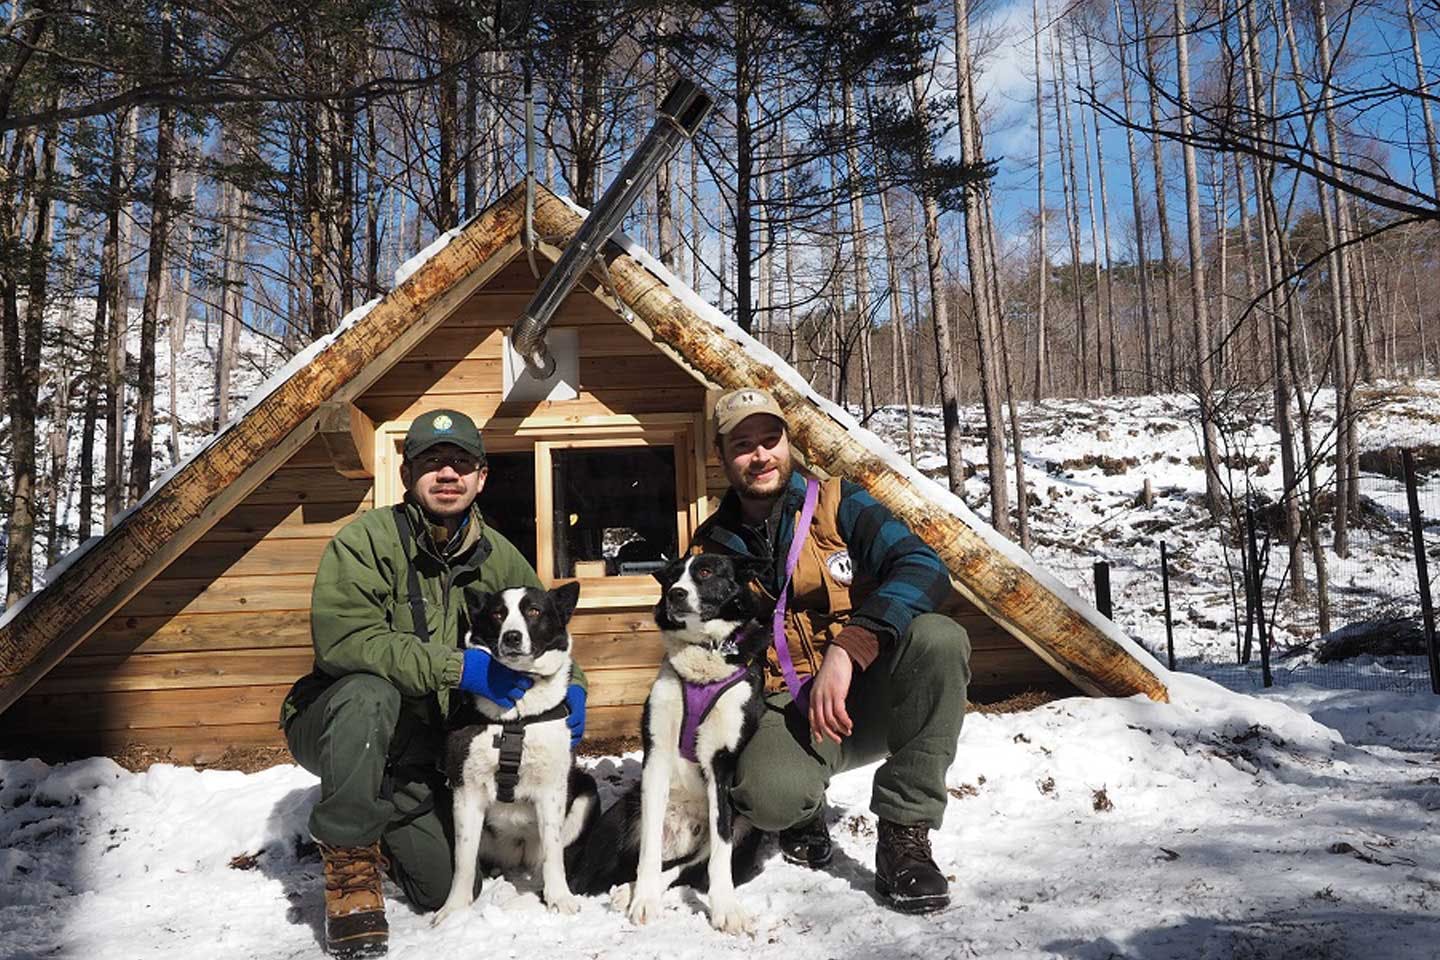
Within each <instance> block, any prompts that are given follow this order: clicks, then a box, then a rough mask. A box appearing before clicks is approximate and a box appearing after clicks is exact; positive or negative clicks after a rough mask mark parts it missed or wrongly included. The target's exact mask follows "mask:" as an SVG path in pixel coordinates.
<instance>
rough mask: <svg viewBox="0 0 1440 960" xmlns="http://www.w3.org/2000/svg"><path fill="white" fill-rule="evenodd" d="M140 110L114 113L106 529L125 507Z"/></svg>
mask: <svg viewBox="0 0 1440 960" xmlns="http://www.w3.org/2000/svg"><path fill="white" fill-rule="evenodd" d="M138 119H139V114H138V113H137V112H136V111H134V110H131V111H129V112H128V113H126V114H125V115H124V116H123V117H117V118H116V126H115V130H116V136H117V137H119V138H120V151H119V157H120V161H119V163H118V164H116V165H114V166H113V167H112V168H111V171H110V189H111V196H110V198H109V203H110V205H111V206H110V211H109V215H110V216H111V217H112V218H113V221H114V226H113V229H114V231H115V244H114V246H113V248H112V254H111V255H112V257H113V258H114V262H113V263H112V265H111V276H112V278H113V280H114V282H113V283H112V284H111V286H110V291H109V292H110V331H109V332H110V342H109V353H108V364H107V371H106V372H107V377H106V384H105V406H106V410H107V411H108V413H109V421H108V423H107V425H106V428H105V529H106V530H108V529H110V525H111V524H112V523H114V522H115V515H116V514H118V513H119V512H120V511H121V510H123V509H125V483H124V477H125V360H126V349H125V341H126V339H127V336H128V333H129V326H130V278H129V271H128V270H127V269H125V267H124V266H123V265H124V264H128V263H129V262H130V256H129V254H130V223H131V221H130V218H129V217H128V216H122V211H124V210H125V208H127V207H128V206H129V204H130V201H129V198H128V197H126V196H122V194H121V183H122V181H123V179H125V178H128V177H129V171H131V170H132V169H133V167H134V163H133V160H134V156H135V139H136V136H137V128H138Z"/></svg>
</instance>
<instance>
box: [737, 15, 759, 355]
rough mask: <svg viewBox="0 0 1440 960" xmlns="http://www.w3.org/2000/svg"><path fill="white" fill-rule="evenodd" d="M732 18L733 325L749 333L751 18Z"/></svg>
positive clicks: (751, 307)
mask: <svg viewBox="0 0 1440 960" xmlns="http://www.w3.org/2000/svg"><path fill="white" fill-rule="evenodd" d="M736 11H737V12H736V17H735V322H736V324H738V325H739V327H740V329H741V330H744V331H745V332H746V333H749V332H750V329H751V327H752V326H753V325H754V322H755V318H754V316H753V315H752V311H753V310H754V300H753V297H754V290H753V289H752V288H751V274H750V270H751V268H752V266H753V264H754V256H755V251H754V249H753V244H752V242H751V235H750V226H751V217H752V216H753V211H752V206H753V202H754V201H753V199H752V190H753V183H752V180H753V178H754V169H755V156H754V144H753V143H752V142H751V131H750V99H751V97H752V96H753V94H754V90H753V87H752V78H751V75H750V54H751V51H750V45H749V40H750V36H749V33H750V14H749V13H748V12H747V9H746V7H745V5H744V4H741V5H739V6H738V7H737V8H736Z"/></svg>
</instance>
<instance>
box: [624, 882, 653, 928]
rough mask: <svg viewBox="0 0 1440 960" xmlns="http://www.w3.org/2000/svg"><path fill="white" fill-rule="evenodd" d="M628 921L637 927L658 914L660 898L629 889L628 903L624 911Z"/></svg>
mask: <svg viewBox="0 0 1440 960" xmlns="http://www.w3.org/2000/svg"><path fill="white" fill-rule="evenodd" d="M625 915H626V916H628V917H629V918H630V922H631V923H633V924H635V925H636V926H637V927H639V926H643V925H645V924H646V923H648V922H649V921H651V920H654V919H656V918H657V917H659V916H660V898H659V897H657V896H652V895H649V894H642V893H641V892H640V891H638V890H636V891H631V893H630V903H629V906H628V907H627V909H626V911H625Z"/></svg>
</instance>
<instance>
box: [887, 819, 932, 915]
mask: <svg viewBox="0 0 1440 960" xmlns="http://www.w3.org/2000/svg"><path fill="white" fill-rule="evenodd" d="M879 833H880V837H879V841H880V842H879V843H877V844H876V846H875V891H876V892H877V893H878V894H880V900H881V902H882V903H884V904H885V905H886V906H887V907H889V908H890V909H892V910H898V911H900V912H901V913H934V912H935V911H936V910H940V909H943V908H944V907H946V906H948V905H949V903H950V884H949V882H948V881H947V880H946V879H945V874H943V873H941V872H940V868H939V867H937V866H936V865H935V858H934V857H933V856H931V854H930V828H929V827H927V826H925V824H923V823H921V824H916V825H914V826H908V825H904V824H899V823H891V822H890V821H889V820H881V821H880V831H879Z"/></svg>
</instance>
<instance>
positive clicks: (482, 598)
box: [465, 590, 493, 629]
mask: <svg viewBox="0 0 1440 960" xmlns="http://www.w3.org/2000/svg"><path fill="white" fill-rule="evenodd" d="M492 596H493V594H490V593H486V592H485V591H483V590H466V591H465V614H466V616H468V617H469V619H470V627H471V629H474V627H475V624H477V623H479V622H480V615H481V614H482V613H483V612H484V611H485V608H486V607H487V606H489V605H490V598H491V597H492Z"/></svg>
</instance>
